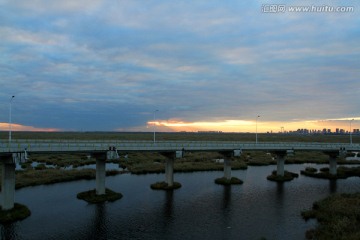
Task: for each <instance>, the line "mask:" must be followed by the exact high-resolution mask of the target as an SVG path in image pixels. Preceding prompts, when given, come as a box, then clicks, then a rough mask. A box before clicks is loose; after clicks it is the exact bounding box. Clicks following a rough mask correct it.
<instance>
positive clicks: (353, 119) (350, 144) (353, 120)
mask: <svg viewBox="0 0 360 240" xmlns="http://www.w3.org/2000/svg"><path fill="white" fill-rule="evenodd" d="M352 121H354V119H351V120H350V145H352V132H351V122H352Z"/></svg>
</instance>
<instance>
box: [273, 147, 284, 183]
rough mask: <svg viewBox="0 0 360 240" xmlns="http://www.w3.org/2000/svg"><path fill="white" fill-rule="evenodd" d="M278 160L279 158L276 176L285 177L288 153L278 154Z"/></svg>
mask: <svg viewBox="0 0 360 240" xmlns="http://www.w3.org/2000/svg"><path fill="white" fill-rule="evenodd" d="M275 154H276V158H277V169H276V175H277V176H282V177H283V176H284V173H285V170H284V165H285V156H286V152H283V151H281V152H276V153H275Z"/></svg>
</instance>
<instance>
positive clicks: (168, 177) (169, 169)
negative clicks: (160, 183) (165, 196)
mask: <svg viewBox="0 0 360 240" xmlns="http://www.w3.org/2000/svg"><path fill="white" fill-rule="evenodd" d="M165 182H166V183H167V185H168V186H169V187H172V186H173V185H174V159H166V163H165Z"/></svg>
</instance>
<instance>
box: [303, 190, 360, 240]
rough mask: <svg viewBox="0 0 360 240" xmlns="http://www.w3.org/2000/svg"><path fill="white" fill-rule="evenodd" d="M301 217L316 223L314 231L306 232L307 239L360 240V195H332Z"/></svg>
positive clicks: (314, 205)
mask: <svg viewBox="0 0 360 240" xmlns="http://www.w3.org/2000/svg"><path fill="white" fill-rule="evenodd" d="M301 215H302V217H303V218H304V219H305V220H308V219H310V218H315V219H317V221H318V225H317V227H316V228H315V229H310V230H308V231H307V232H306V238H307V239H318V240H323V239H324V240H325V239H344V240H345V239H360V228H359V226H360V193H354V194H335V195H332V196H330V197H327V198H325V199H323V200H321V201H317V202H315V203H314V204H313V206H312V209H310V210H306V211H303V212H301Z"/></svg>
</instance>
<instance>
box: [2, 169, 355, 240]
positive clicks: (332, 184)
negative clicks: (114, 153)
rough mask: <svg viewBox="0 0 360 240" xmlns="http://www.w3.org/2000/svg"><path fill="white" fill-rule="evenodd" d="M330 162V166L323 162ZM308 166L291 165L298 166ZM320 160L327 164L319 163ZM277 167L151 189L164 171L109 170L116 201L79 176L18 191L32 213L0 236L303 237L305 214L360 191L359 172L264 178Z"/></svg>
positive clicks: (201, 175) (198, 176)
mask: <svg viewBox="0 0 360 240" xmlns="http://www.w3.org/2000/svg"><path fill="white" fill-rule="evenodd" d="M324 166H326V165H324ZM305 167H306V165H286V170H288V171H292V172H299V171H300V170H302V169H304V168H305ZM318 167H322V166H318ZM274 168H276V166H264V167H249V168H248V169H247V170H237V171H233V172H232V175H233V176H236V177H238V178H240V179H243V180H244V184H242V185H234V186H221V185H217V184H214V179H215V178H218V177H220V176H222V174H223V173H222V172H197V173H196V172H195V173H176V174H175V179H176V181H178V182H180V183H181V184H182V188H180V189H178V190H175V191H168V192H164V191H154V190H152V189H150V187H149V186H150V184H151V183H154V182H156V181H159V180H163V179H164V175H163V174H148V175H130V174H121V175H117V176H112V177H107V178H106V185H107V187H108V188H110V189H112V190H114V191H117V192H121V193H122V194H123V195H124V197H123V198H122V199H120V200H119V201H116V202H113V203H105V204H88V203H86V202H84V201H81V200H78V199H77V198H76V194H77V193H78V192H81V191H85V190H88V189H93V188H94V187H95V181H94V180H89V181H76V182H67V183H59V184H54V185H46V186H37V187H29V188H24V189H20V190H17V191H16V196H15V198H16V202H20V203H22V204H25V205H27V206H28V207H29V208H30V210H31V211H32V215H31V216H30V217H29V218H27V219H25V220H23V221H21V222H17V223H14V224H9V225H5V226H0V229H1V239H15V240H20V239H30V240H32V239H60V240H65V239H66V240H67V239H74V240H76V239H79V240H80V239H197V238H198V239H260V238H262V237H264V238H267V239H304V236H305V235H304V234H305V231H306V230H307V229H309V228H312V227H314V225H315V224H316V222H315V221H308V222H305V221H304V220H303V219H302V218H301V215H300V212H301V211H302V210H304V209H309V208H311V206H312V203H313V202H314V201H317V200H320V199H322V198H324V197H326V196H328V195H329V194H331V193H336V192H358V191H360V184H359V178H355V177H353V178H348V179H346V180H337V181H329V180H323V179H313V178H309V177H305V176H302V175H300V176H299V178H295V179H294V180H293V181H291V182H285V183H275V182H270V181H268V180H266V176H267V175H269V174H270V173H271V172H272V170H274Z"/></svg>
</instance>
